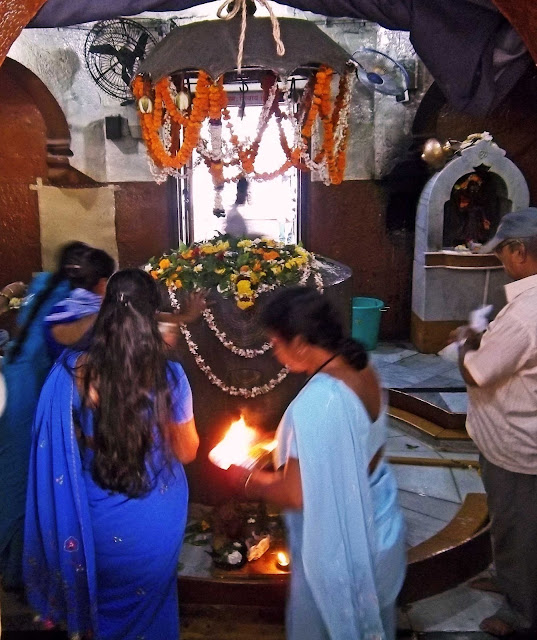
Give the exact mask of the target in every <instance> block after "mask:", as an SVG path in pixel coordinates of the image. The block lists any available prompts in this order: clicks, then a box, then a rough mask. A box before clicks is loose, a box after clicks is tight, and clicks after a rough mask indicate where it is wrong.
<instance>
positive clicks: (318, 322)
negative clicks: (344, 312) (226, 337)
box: [260, 287, 368, 369]
mask: <svg viewBox="0 0 537 640" xmlns="http://www.w3.org/2000/svg"><path fill="white" fill-rule="evenodd" d="M260 318H261V324H262V325H263V326H264V327H265V329H267V330H268V331H270V332H272V333H275V334H276V335H278V336H280V337H281V338H283V339H284V340H285V341H286V342H290V341H291V340H292V339H293V338H295V337H296V336H302V337H303V338H304V339H305V340H306V342H308V343H309V344H313V345H317V346H319V347H323V348H324V349H327V350H328V351H331V352H332V353H339V354H341V355H342V356H343V357H344V358H345V360H347V362H348V363H349V364H350V365H351V366H353V367H354V368H355V369H364V368H365V367H366V366H367V361H368V358H367V352H366V350H365V348H364V346H363V345H362V344H360V343H359V342H357V341H356V340H354V339H353V338H350V337H347V336H346V335H345V332H344V330H343V324H342V322H341V318H340V316H339V314H338V312H337V311H336V309H335V308H334V306H333V305H332V303H331V302H330V301H329V300H328V298H327V296H326V295H323V294H321V293H319V292H318V291H317V290H316V289H312V288H310V287H285V288H282V289H279V290H278V291H276V292H275V293H274V294H272V295H271V296H270V297H267V299H266V302H265V305H264V307H263V309H262V311H261V317H260Z"/></svg>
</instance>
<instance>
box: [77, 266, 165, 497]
mask: <svg viewBox="0 0 537 640" xmlns="http://www.w3.org/2000/svg"><path fill="white" fill-rule="evenodd" d="M158 305H159V295H158V291H157V287H156V284H155V282H154V280H153V279H152V278H151V277H150V276H149V275H148V274H147V273H145V272H144V271H142V270H140V269H125V270H123V271H118V272H117V273H115V274H114V275H113V276H112V277H111V278H110V280H109V282H108V286H107V289H106V295H105V297H104V300H103V304H102V307H101V310H100V312H99V315H98V317H97V321H96V323H95V332H94V336H93V340H92V343H91V346H90V348H89V350H88V353H87V358H86V360H85V364H84V387H83V396H84V404H85V406H87V407H90V408H91V409H93V411H94V417H95V421H94V444H93V448H94V461H93V469H92V473H93V477H94V480H95V482H96V483H97V484H98V485H99V486H101V487H103V488H105V489H109V490H110V491H114V492H119V493H123V494H126V495H128V496H129V497H138V496H141V495H143V494H144V493H147V492H148V491H149V490H150V489H151V486H150V479H149V475H148V471H147V467H146V462H147V461H148V454H149V452H150V451H151V449H152V447H153V445H154V444H155V439H156V438H157V439H158V440H159V442H160V443H162V445H163V448H164V451H165V456H166V458H167V460H169V457H168V456H169V451H170V448H169V425H170V416H171V396H170V391H169V387H168V380H167V375H166V374H167V361H166V346H165V343H164V341H163V339H162V337H161V335H160V332H159V329H158V324H157V319H156V316H155V312H156V311H157V309H158ZM155 429H156V430H157V433H158V435H157V436H155Z"/></svg>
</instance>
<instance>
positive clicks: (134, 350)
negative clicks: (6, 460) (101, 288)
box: [24, 269, 199, 640]
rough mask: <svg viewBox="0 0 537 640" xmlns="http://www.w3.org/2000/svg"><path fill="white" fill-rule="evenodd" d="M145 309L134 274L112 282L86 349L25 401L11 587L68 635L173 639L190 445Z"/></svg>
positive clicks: (194, 440) (147, 290) (187, 411)
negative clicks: (19, 534) (21, 491)
mask: <svg viewBox="0 0 537 640" xmlns="http://www.w3.org/2000/svg"><path fill="white" fill-rule="evenodd" d="M158 302H159V300H158V292H157V289H156V285H155V283H154V281H153V279H152V278H151V277H150V276H149V275H148V274H146V273H145V272H143V271H141V270H138V269H127V270H125V271H119V272H118V273H116V274H114V275H113V276H112V278H111V279H110V281H109V283H108V287H107V291H106V295H105V298H104V301H103V304H102V307H101V310H100V312H99V316H98V318H97V322H96V324H95V330H94V335H93V339H92V342H91V345H90V347H89V350H88V351H87V353H85V354H77V353H73V352H71V353H69V352H65V353H64V355H63V356H62V359H61V360H59V361H58V362H57V363H56V365H55V367H54V368H53V370H52V372H51V374H50V376H49V377H48V379H47V382H46V383H45V385H44V387H43V392H42V394H41V398H40V401H39V406H38V410H37V414H36V420H35V423H34V434H33V443H32V453H31V461H30V472H29V483H28V502H27V518H26V529H25V548H24V580H25V584H26V587H27V595H28V599H29V601H30V603H31V605H32V606H34V607H35V608H36V609H37V611H38V612H39V613H40V614H41V616H42V617H43V618H44V619H46V620H49V621H51V622H53V623H55V624H58V623H62V622H65V623H66V624H67V629H68V632H69V635H70V636H71V637H78V638H82V637H85V636H88V637H92V638H95V639H100V640H136V639H139V638H144V640H162V639H165V638H166V639H168V638H169V639H175V638H177V637H178V635H179V623H178V603H177V587H176V577H177V560H178V555H179V550H180V547H181V543H182V539H183V534H184V528H185V524H186V513H187V502H188V488H187V482H186V477H185V473H184V470H183V463H186V462H190V461H191V460H193V459H194V457H195V455H196V451H197V447H198V443H199V440H198V435H197V433H196V428H195V424H194V419H193V414H192V395H191V392H190V387H189V384H188V381H187V379H186V376H185V374H184V372H183V370H182V368H181V367H180V365H179V364H177V363H175V362H171V361H168V360H167V359H166V347H165V344H164V342H163V340H162V338H161V336H160V333H159V329H158V325H157V320H156V317H155V313H156V311H157V307H158ZM62 360H63V361H62Z"/></svg>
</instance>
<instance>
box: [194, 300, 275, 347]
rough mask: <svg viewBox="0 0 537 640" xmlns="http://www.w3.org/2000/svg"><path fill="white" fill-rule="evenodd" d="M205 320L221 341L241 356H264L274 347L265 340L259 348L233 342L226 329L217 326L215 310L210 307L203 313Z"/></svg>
mask: <svg viewBox="0 0 537 640" xmlns="http://www.w3.org/2000/svg"><path fill="white" fill-rule="evenodd" d="M202 315H203V318H204V320H205V322H206V323H207V326H208V327H209V329H210V330H211V331H212V332H213V333H214V335H215V336H216V337H217V338H218V340H220V342H221V343H222V344H223V345H224V347H226V349H229V350H230V351H231V353H233V354H235V355H236V356H240V357H241V358H255V357H256V356H262V355H263V354H264V353H266V352H267V351H268V350H269V349H271V348H272V345H271V344H270V342H265V344H264V345H262V346H261V347H260V348H259V349H241V348H240V347H237V346H236V345H234V344H233V342H232V341H231V340H230V339H229V338H228V337H227V334H226V333H225V332H224V331H220V329H219V328H218V327H217V326H216V322H215V320H214V316H213V312H212V311H211V310H210V309H205V310H204V311H203V313H202Z"/></svg>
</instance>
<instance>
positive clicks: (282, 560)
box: [276, 551, 289, 569]
mask: <svg viewBox="0 0 537 640" xmlns="http://www.w3.org/2000/svg"><path fill="white" fill-rule="evenodd" d="M276 558H277V560H276V564H277V565H278V566H279V567H280V568H281V569H283V568H287V567H288V566H289V556H288V555H287V554H286V553H285V551H278V555H277V556H276Z"/></svg>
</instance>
